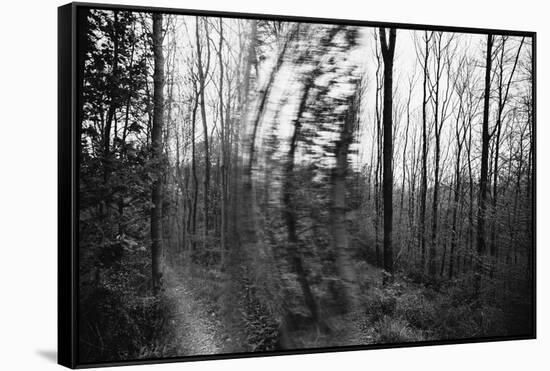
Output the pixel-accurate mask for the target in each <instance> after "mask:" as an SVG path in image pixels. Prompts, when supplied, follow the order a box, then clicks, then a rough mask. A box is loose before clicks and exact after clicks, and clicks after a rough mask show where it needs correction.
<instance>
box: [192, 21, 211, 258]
mask: <svg viewBox="0 0 550 371" xmlns="http://www.w3.org/2000/svg"><path fill="white" fill-rule="evenodd" d="M200 20H201V17H197V18H196V21H195V38H196V43H197V70H198V72H199V96H200V112H201V121H202V130H203V136H204V193H203V208H204V210H203V215H204V221H203V241H202V242H203V247H204V248H205V247H206V239H207V237H208V226H209V205H208V201H209V197H210V195H209V188H210V147H209V144H208V124H207V121H206V101H205V92H204V91H205V89H206V75H207V74H208V72H209V71H208V70H209V67H208V66H209V65H210V53H207V56H206V62H205V63H206V67H205V66H204V65H203V57H202V44H201V37H200V32H199V29H200ZM204 27H205V30H208V27H207V25H206V24H205V26H204ZM206 36H207V37H206V39H207V40H206V43H207V46H208V50H210V47H209V45H210V44H209V40H208V35H206Z"/></svg>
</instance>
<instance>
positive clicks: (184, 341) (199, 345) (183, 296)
mask: <svg viewBox="0 0 550 371" xmlns="http://www.w3.org/2000/svg"><path fill="white" fill-rule="evenodd" d="M165 277H166V286H167V288H166V295H167V296H168V297H170V298H172V300H173V301H174V305H175V308H174V312H175V313H174V314H173V316H172V319H171V321H172V323H171V324H172V325H173V326H176V334H177V336H176V337H177V339H176V340H177V342H178V347H179V349H178V355H181V356H190V355H204V354H217V353H221V352H222V348H221V347H220V346H219V344H218V341H217V340H218V339H220V338H221V337H220V336H218V334H216V328H217V324H216V323H215V322H214V321H213V320H211V319H210V318H209V311H208V310H207V307H206V306H205V304H204V303H201V301H200V300H199V299H198V298H196V296H195V295H194V294H193V292H192V291H191V290H190V289H189V288H188V287H186V285H185V283H184V282H183V281H182V280H181V279H180V278H179V277H178V276H177V274H176V273H175V272H174V271H172V270H170V269H167V270H166V271H165Z"/></svg>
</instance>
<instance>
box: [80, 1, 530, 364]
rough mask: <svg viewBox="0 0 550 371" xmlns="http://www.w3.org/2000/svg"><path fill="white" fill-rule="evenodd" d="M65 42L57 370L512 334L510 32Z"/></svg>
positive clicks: (126, 18) (524, 58)
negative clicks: (69, 316) (69, 146)
mask: <svg viewBox="0 0 550 371" xmlns="http://www.w3.org/2000/svg"><path fill="white" fill-rule="evenodd" d="M77 25H78V33H77V45H78V58H77V63H78V69H79V74H78V81H77V84H78V89H79V96H78V107H79V112H78V120H79V122H78V123H77V125H79V130H80V143H79V148H80V150H79V174H78V177H79V183H78V187H79V189H78V207H79V209H78V210H79V218H78V238H79V246H78V292H79V298H78V344H79V346H78V348H79V349H78V357H79V360H80V362H82V363H94V362H105V361H124V360H137V359H151V358H165V357H180V356H196V355H211V354H227V353H244V352H266V351H279V350H293V349H315V348H326V347H342V346H357V345H371V344H388V345H391V344H402V343H415V342H422V341H445V340H460V339H479V338H487V339H494V338H500V337H503V338H504V337H520V336H528V335H530V334H533V332H534V328H533V324H534V318H533V295H534V293H533V269H534V264H533V260H534V237H533V236H534V213H533V204H534V197H535V196H534V185H533V184H534V183H533V179H534V176H535V166H534V151H533V147H534V131H535V128H534V118H533V117H534V112H533V108H534V102H533V84H534V70H533V39H532V37H530V36H529V35H525V36H517V34H514V35H510V34H500V33H496V32H495V33H489V34H487V33H485V34H484V33H479V32H477V33H457V32H444V31H438V30H429V29H427V30H419V29H406V28H398V29H396V28H384V27H366V26H352V25H344V24H327V23H309V22H287V21H280V20H269V19H244V18H237V17H231V18H229V17H228V18H219V17H214V16H195V15H193V16H188V15H179V14H166V13H148V12H138V11H125V10H102V9H90V8H85V7H79V9H78V13H77Z"/></svg>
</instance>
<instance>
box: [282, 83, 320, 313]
mask: <svg viewBox="0 0 550 371" xmlns="http://www.w3.org/2000/svg"><path fill="white" fill-rule="evenodd" d="M312 86H313V75H312V76H310V78H308V79H307V80H306V82H305V86H304V87H303V89H304V90H303V92H302V96H301V98H300V105H299V107H298V112H297V113H296V119H295V120H294V123H293V124H294V131H293V133H292V137H291V139H290V146H289V150H288V153H287V159H286V165H285V170H284V174H285V175H284V180H283V206H284V208H283V217H284V220H285V224H286V228H287V234H288V243H289V247H288V254H289V260H290V264H291V265H292V268H293V270H294V272H295V273H296V275H297V277H298V283H299V284H300V288H301V289H302V293H303V295H304V302H305V304H306V307H307V308H308V310H309V311H310V313H311V318H312V320H313V321H314V322H315V323H317V322H318V321H319V309H318V306H317V302H316V301H315V298H314V297H313V293H312V291H311V287H310V285H309V282H308V279H307V273H306V270H305V268H304V264H303V262H302V257H301V256H300V252H299V240H298V235H297V233H296V210H295V207H294V205H295V200H293V197H292V196H293V194H294V192H295V191H296V187H297V182H296V181H295V179H294V157H295V154H296V146H297V145H298V140H299V139H298V138H299V137H300V135H301V134H300V130H301V127H302V123H301V116H302V114H303V112H304V110H305V108H306V104H307V100H308V97H309V91H310V89H311V87H312Z"/></svg>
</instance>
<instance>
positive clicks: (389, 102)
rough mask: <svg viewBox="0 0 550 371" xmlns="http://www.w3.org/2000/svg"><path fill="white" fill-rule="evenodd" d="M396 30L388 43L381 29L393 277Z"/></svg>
mask: <svg viewBox="0 0 550 371" xmlns="http://www.w3.org/2000/svg"><path fill="white" fill-rule="evenodd" d="M395 36H396V32H395V29H394V28H390V30H389V41H386V30H385V29H384V28H380V45H381V49H382V57H383V59H384V110H383V113H382V116H383V117H382V121H383V126H384V178H383V189H384V193H383V196H384V270H385V271H386V272H387V273H388V274H390V275H393V250H392V228H393V169H392V157H393V130H392V121H393V120H392V112H393V109H392V108H393V96H392V94H393V82H392V80H393V56H394V52H395Z"/></svg>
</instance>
